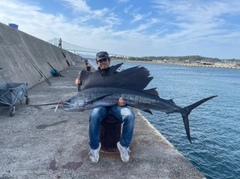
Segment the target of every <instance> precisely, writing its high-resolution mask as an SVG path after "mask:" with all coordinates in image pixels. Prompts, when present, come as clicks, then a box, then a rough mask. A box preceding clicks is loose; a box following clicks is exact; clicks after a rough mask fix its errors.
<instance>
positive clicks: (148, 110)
mask: <svg viewBox="0 0 240 179" xmlns="http://www.w3.org/2000/svg"><path fill="white" fill-rule="evenodd" d="M143 111H144V112H147V113H149V114H152V111H150V109H145V110H143Z"/></svg>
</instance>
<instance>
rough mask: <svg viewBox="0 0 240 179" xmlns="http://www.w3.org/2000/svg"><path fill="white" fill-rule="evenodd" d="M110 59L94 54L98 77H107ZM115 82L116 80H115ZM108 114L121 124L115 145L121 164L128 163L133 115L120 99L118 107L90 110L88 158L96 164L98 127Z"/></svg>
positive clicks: (99, 53)
mask: <svg viewBox="0 0 240 179" xmlns="http://www.w3.org/2000/svg"><path fill="white" fill-rule="evenodd" d="M110 62H111V59H110V57H109V55H108V53H107V52H105V51H102V52H98V53H97V54H96V63H97V65H98V71H99V75H102V76H105V75H108V74H109V73H108V71H109V67H110ZM116 80H117V79H116ZM75 83H76V85H79V84H80V83H81V82H80V80H79V78H77V79H76V81H75ZM109 114H112V115H114V116H115V117H117V118H118V119H119V120H121V121H122V122H123V128H122V136H121V139H120V141H119V142H118V143H117V147H118V150H119V152H120V156H121V159H122V161H123V162H128V161H129V158H130V156H129V152H130V150H129V146H130V144H131V141H132V136H133V130H134V121H135V115H134V113H133V112H132V110H131V109H130V108H128V107H127V106H126V102H125V101H124V100H123V99H122V97H120V98H119V100H118V105H116V106H110V107H105V106H101V107H96V108H94V109H93V110H92V112H91V114H90V119H89V138H90V141H89V145H90V148H91V149H90V152H89V158H90V160H91V161H92V162H94V163H97V162H98V160H99V150H100V148H101V143H100V126H101V121H102V120H103V119H104V118H105V117H106V116H107V115H109Z"/></svg>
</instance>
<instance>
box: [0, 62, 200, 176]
mask: <svg viewBox="0 0 240 179" xmlns="http://www.w3.org/2000/svg"><path fill="white" fill-rule="evenodd" d="M83 69H86V66H85V64H84V62H83V61H80V62H79V63H76V65H75V66H70V67H67V68H65V69H64V70H63V71H61V74H63V75H64V76H65V77H51V78H50V81H51V82H52V85H51V86H48V85H47V83H45V82H42V83H40V84H38V85H36V86H35V87H33V88H32V89H30V90H29V97H30V104H43V103H48V102H55V101H61V100H65V99H68V98H69V97H71V96H72V95H74V94H75V93H76V91H77V87H76V86H75V85H74V80H75V78H76V77H77V75H78V72H79V71H80V70H83ZM54 108H55V106H41V107H36V106H35V107H33V106H27V105H25V103H24V102H23V104H22V105H20V104H19V103H17V104H16V114H15V116H14V117H9V115H8V110H9V107H3V106H0V146H1V147H0V179H3V178H4V179H10V178H14V179H15V178H17V179H28V178H29V179H35V178H37V179H48V178H56V179H59V178H61V179H68V178H74V179H75V178H76V179H77V178H90V179H91V178H104V179H108V178H109V179H110V178H111V179H112V178H120V179H121V178H129V179H138V178H144V179H145V178H163V179H200V178H204V177H203V176H202V174H201V173H200V172H199V171H198V170H197V169H196V168H195V167H193V166H192V165H191V164H190V163H189V161H188V160H186V159H185V158H184V157H183V155H181V154H180V153H179V152H178V151H177V150H176V149H175V148H174V147H173V146H172V145H171V144H170V143H169V142H168V141H167V140H166V139H165V138H164V137H163V136H162V135H161V134H160V133H159V132H158V131H157V130H156V129H155V128H154V127H153V126H152V125H151V124H150V123H149V122H148V121H147V120H146V119H145V118H144V117H143V116H142V115H141V114H140V113H138V112H137V111H136V110H135V109H133V110H134V111H135V114H136V122H135V131H134V138H133V142H132V145H131V147H130V149H131V151H132V152H131V154H130V155H131V158H130V161H129V162H128V163H124V162H122V161H121V158H120V156H119V153H114V154H110V153H104V152H100V160H99V162H98V163H97V164H93V163H91V162H90V160H89V158H88V152H89V146H88V140H89V137H88V116H89V112H90V111H86V112H83V113H80V112H65V111H62V110H60V109H58V110H57V112H54Z"/></svg>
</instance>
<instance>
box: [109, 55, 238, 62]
mask: <svg viewBox="0 0 240 179" xmlns="http://www.w3.org/2000/svg"><path fill="white" fill-rule="evenodd" d="M112 58H113V59H115V60H121V61H144V62H160V63H161V62H162V63H198V62H199V63H203V62H208V63H236V64H240V59H224V60H223V59H218V58H209V57H201V56H198V55H194V56H146V57H112Z"/></svg>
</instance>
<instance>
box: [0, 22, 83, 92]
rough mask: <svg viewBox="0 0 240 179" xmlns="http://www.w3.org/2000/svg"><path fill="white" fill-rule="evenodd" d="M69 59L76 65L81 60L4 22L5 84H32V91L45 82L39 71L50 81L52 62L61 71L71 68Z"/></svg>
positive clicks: (1, 61)
mask: <svg viewBox="0 0 240 179" xmlns="http://www.w3.org/2000/svg"><path fill="white" fill-rule="evenodd" d="M66 60H67V61H68V62H69V63H70V64H72V63H75V62H76V61H79V60H81V57H80V56H79V55H76V54H73V53H71V52H68V51H66V50H64V49H61V48H58V47H56V46H54V45H51V44H50V43H48V42H45V41H43V40H41V39H38V38H36V37H33V36H31V35H28V34H26V33H24V32H22V31H20V30H16V29H13V28H11V27H9V26H7V25H5V24H2V23H0V68H2V69H0V82H1V83H2V82H18V83H28V84H29V87H30V88H31V87H33V86H35V85H37V84H38V83H39V82H41V81H44V78H39V76H40V74H39V72H38V70H41V73H42V75H43V76H46V77H47V78H49V77H50V76H51V74H50V70H51V69H52V68H51V67H50V66H49V64H48V62H49V63H50V64H51V65H52V66H53V67H54V68H55V69H57V70H58V71H60V70H62V69H65V68H66V67H67V66H68V64H67V61H66ZM36 68H37V69H38V70H36Z"/></svg>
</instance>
